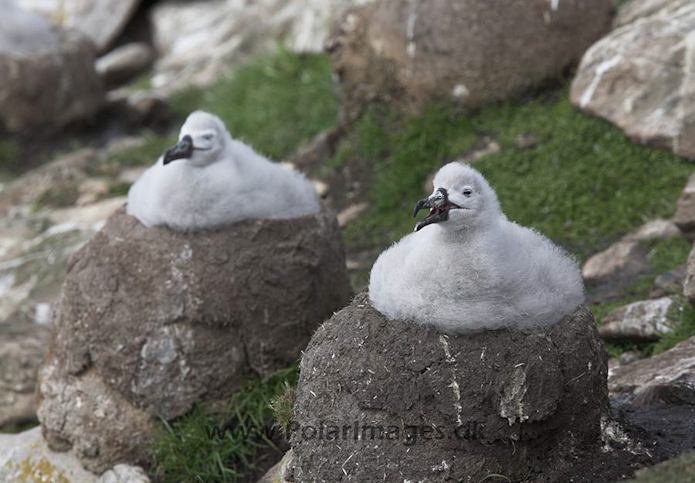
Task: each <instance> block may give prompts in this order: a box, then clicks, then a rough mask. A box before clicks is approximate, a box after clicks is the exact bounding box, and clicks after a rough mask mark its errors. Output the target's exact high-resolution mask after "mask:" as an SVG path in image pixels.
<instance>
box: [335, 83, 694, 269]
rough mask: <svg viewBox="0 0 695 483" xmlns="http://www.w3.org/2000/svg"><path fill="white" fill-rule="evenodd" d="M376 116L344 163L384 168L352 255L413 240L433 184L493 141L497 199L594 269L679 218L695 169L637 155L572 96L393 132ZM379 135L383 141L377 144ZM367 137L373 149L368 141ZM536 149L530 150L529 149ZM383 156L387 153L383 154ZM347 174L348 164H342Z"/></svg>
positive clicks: (480, 164)
mask: <svg viewBox="0 0 695 483" xmlns="http://www.w3.org/2000/svg"><path fill="white" fill-rule="evenodd" d="M393 117H394V115H393V113H389V114H388V115H386V116H384V115H381V117H380V120H379V121H378V122H377V125H378V126H381V127H382V128H381V131H378V129H377V128H374V127H370V128H369V129H366V128H365V124H366V125H367V126H370V125H372V124H374V120H373V118H374V111H372V112H371V113H370V114H369V115H368V116H365V117H364V118H363V119H362V120H361V121H359V125H358V127H357V128H356V131H357V132H360V130H361V129H362V130H366V131H367V132H368V133H369V134H370V135H369V136H361V137H360V136H357V137H353V138H349V139H348V140H347V141H346V142H348V143H351V145H348V146H345V145H343V146H341V148H340V150H339V152H338V156H340V157H347V156H348V155H346V154H345V153H346V152H350V153H351V155H352V156H353V157H362V158H367V159H368V160H369V162H370V163H371V164H373V165H374V170H375V176H374V180H373V183H372V186H371V190H370V198H371V202H372V210H371V212H370V213H369V214H368V216H366V217H364V218H363V219H361V220H360V221H359V222H357V223H355V224H354V225H352V226H349V227H348V229H347V230H346V241H347V243H348V246H349V247H351V248H352V247H355V248H362V247H365V246H368V245H372V244H378V245H380V246H383V247H385V246H388V244H389V243H391V242H393V241H395V240H397V239H399V238H400V237H402V236H403V235H405V234H406V233H408V232H409V231H410V230H411V229H412V227H413V222H412V220H411V218H410V214H411V212H410V207H411V206H412V204H413V203H414V202H415V201H416V200H417V199H419V198H420V197H421V196H422V195H423V188H422V187H423V183H424V180H425V178H426V176H427V175H428V174H430V173H432V172H434V171H435V170H436V169H437V168H438V167H440V166H441V165H443V164H445V163H446V162H448V161H452V160H454V159H456V157H459V156H461V155H462V154H464V153H465V151H466V150H467V149H469V148H470V147H471V146H474V145H475V143H476V142H479V140H480V139H481V138H483V137H485V136H488V137H491V138H492V139H494V140H496V141H497V143H499V145H500V146H501V150H500V152H498V153H491V154H487V155H485V156H483V157H482V158H481V159H480V160H478V161H477V162H475V163H474V167H475V168H476V169H478V170H479V171H481V172H482V173H483V175H484V176H485V177H486V178H487V179H488V181H489V182H490V184H491V185H492V186H493V188H494V189H495V190H496V192H497V194H498V196H499V199H500V202H501V204H502V208H503V210H504V212H505V213H506V214H507V216H508V217H509V218H510V219H511V220H513V221H516V222H518V223H520V224H522V225H526V226H530V227H533V228H536V229H538V230H539V231H541V232H542V233H544V234H545V235H547V236H549V237H550V238H551V239H553V240H554V241H555V242H557V243H559V244H561V245H563V246H564V247H566V248H568V249H569V250H570V251H572V252H573V253H575V254H576V255H578V256H579V257H580V258H582V259H585V258H586V257H588V256H589V255H591V254H592V253H595V252H597V251H600V250H601V249H604V248H606V247H607V246H608V245H609V244H610V243H611V242H613V241H615V240H616V239H617V238H619V237H620V236H621V235H624V234H625V233H627V232H629V231H630V230H632V229H634V228H635V227H636V226H639V225H640V224H641V223H642V222H643V221H644V220H647V219H652V218H657V217H664V216H668V215H670V214H672V212H673V210H674V208H675V200H676V199H677V197H678V195H679V194H680V192H681V191H682V189H683V186H684V185H685V182H686V180H687V177H688V175H689V174H690V173H691V172H692V170H693V165H692V164H691V163H689V162H687V161H686V160H684V159H682V158H679V157H678V156H675V155H673V154H671V153H669V152H666V151H658V150H651V149H646V148H643V147H640V146H637V145H635V144H633V143H632V142H630V140H629V139H628V138H627V137H626V136H625V135H624V134H623V133H622V132H621V131H620V130H619V129H618V128H616V127H613V126H611V125H609V124H607V123H605V122H603V121H601V120H599V119H592V118H588V117H586V116H584V115H583V114H581V113H579V112H577V110H575V109H574V108H573V107H572V106H571V104H570V103H569V100H568V99H567V96H566V93H565V92H564V91H559V92H556V93H554V94H552V95H547V96H543V97H540V98H536V99H533V100H530V101H527V102H525V103H522V104H514V103H507V104H502V105H496V106H491V107H488V108H485V109H482V110H481V111H480V112H478V113H475V114H467V113H466V112H464V111H462V110H457V109H456V108H455V107H452V106H439V107H433V108H431V109H430V110H429V111H427V112H425V113H424V115H422V116H420V117H411V118H406V117H405V116H401V118H400V122H393V120H392V119H393ZM375 132H381V133H382V135H381V137H380V138H378V139H376V140H375V139H374V137H375V135H374V133H375ZM365 137H366V139H367V140H368V142H367V141H365ZM528 138H532V139H535V140H536V142H535V143H533V144H532V145H531V146H528V147H527V146H526V145H525V144H524V143H523V142H522V140H523V139H528ZM373 146H377V147H378V149H375V148H373ZM333 162H334V163H336V164H340V163H342V162H344V161H342V160H340V159H338V160H334V161H333Z"/></svg>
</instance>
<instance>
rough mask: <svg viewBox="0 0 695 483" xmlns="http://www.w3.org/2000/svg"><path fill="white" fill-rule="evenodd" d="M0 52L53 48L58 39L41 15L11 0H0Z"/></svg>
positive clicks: (21, 53)
mask: <svg viewBox="0 0 695 483" xmlns="http://www.w3.org/2000/svg"><path fill="white" fill-rule="evenodd" d="M0 8H2V16H0V52H1V53H9V54H15V55H24V54H28V53H31V52H36V51H38V50H42V49H51V48H54V47H55V46H56V45H57V44H58V43H59V41H60V38H59V36H58V35H57V33H56V31H55V30H54V29H53V27H52V26H51V24H50V23H49V22H48V21H47V20H46V19H45V18H43V17H42V16H41V15H38V14H36V13H35V12H31V11H28V10H25V9H23V8H21V6H18V5H16V4H15V3H14V1H13V0H0Z"/></svg>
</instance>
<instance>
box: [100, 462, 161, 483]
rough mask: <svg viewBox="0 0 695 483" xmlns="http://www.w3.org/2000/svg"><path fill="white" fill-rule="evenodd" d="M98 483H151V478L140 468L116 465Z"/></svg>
mask: <svg viewBox="0 0 695 483" xmlns="http://www.w3.org/2000/svg"><path fill="white" fill-rule="evenodd" d="M97 483H150V478H149V477H148V476H147V475H146V474H145V472H144V471H143V470H142V468H140V467H138V466H130V465H116V466H114V467H113V468H111V469H110V470H108V471H107V472H105V473H104V474H103V475H101V476H100V477H99V479H98V480H97Z"/></svg>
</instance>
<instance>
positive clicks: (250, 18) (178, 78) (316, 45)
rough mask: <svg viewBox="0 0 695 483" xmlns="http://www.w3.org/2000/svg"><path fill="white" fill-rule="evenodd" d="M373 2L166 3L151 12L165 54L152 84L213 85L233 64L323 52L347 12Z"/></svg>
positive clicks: (171, 0)
mask: <svg viewBox="0 0 695 483" xmlns="http://www.w3.org/2000/svg"><path fill="white" fill-rule="evenodd" d="M371 1H372V0H290V1H287V0H215V1H192V2H178V1H175V0H165V1H163V2H159V3H158V4H157V5H155V7H154V8H153V9H152V14H151V20H152V26H153V30H154V39H155V43H156V45H157V48H158V50H159V52H160V54H161V57H160V59H159V61H158V62H157V64H156V66H155V76H154V77H153V79H152V84H153V85H154V87H157V88H165V89H170V90H175V89H179V88H181V87H185V86H186V85H189V84H191V83H193V84H199V85H205V84H209V83H210V82H212V81H213V80H215V79H216V78H218V77H219V76H220V75H221V74H226V73H228V71H229V68H230V65H231V64H232V63H234V62H237V61H241V60H244V59H247V58H248V57H249V56H251V55H253V54H255V53H258V52H262V51H266V50H269V49H271V48H273V47H274V46H275V44H276V41H277V40H282V41H283V42H284V43H285V45H286V46H287V47H288V48H290V49H291V50H293V51H296V52H319V51H321V50H322V49H323V43H324V41H325V39H326V37H327V35H328V32H329V30H330V28H331V25H332V23H333V21H334V20H335V19H337V18H338V17H339V16H340V15H341V14H342V13H343V12H344V11H345V10H347V9H348V8H350V7H352V6H355V5H363V4H366V3H371Z"/></svg>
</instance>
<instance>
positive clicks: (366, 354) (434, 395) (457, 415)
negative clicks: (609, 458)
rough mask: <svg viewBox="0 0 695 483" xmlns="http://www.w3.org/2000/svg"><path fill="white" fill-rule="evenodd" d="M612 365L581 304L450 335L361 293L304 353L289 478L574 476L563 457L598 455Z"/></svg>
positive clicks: (545, 478)
mask: <svg viewBox="0 0 695 483" xmlns="http://www.w3.org/2000/svg"><path fill="white" fill-rule="evenodd" d="M607 360H608V357H607V354H606V351H605V349H604V347H603V345H602V344H601V342H600V340H599V337H598V332H597V330H596V326H595V323H594V318H593V316H592V315H591V312H589V310H588V309H587V308H585V307H579V308H577V310H576V311H575V312H574V313H572V314H570V315H568V316H566V317H564V318H563V319H562V320H561V321H559V322H558V323H557V324H555V325H553V326H551V327H547V328H545V329H542V330H524V331H509V330H499V331H484V332H481V333H477V334H473V335H467V336H461V337H447V336H445V335H443V334H441V333H438V332H436V331H433V330H428V329H426V328H421V327H419V326H416V325H414V324H410V323H407V322H404V321H398V320H396V321H388V320H386V319H385V318H384V317H383V316H381V314H379V313H378V312H377V311H376V310H374V309H373V308H372V307H371V306H370V304H369V299H368V296H367V294H361V295H359V296H357V297H356V298H355V299H354V300H353V302H352V304H351V305H349V306H348V307H346V308H345V309H343V310H341V311H340V312H338V313H337V314H336V315H334V316H333V317H332V318H331V319H330V320H328V321H327V322H325V323H324V324H323V326H321V328H320V329H319V330H318V331H317V332H316V334H315V335H314V337H313V338H312V340H311V342H310V343H309V346H308V347H307V349H306V351H305V354H304V357H303V359H302V363H301V372H300V380H299V385H298V387H297V402H296V405H295V418H294V421H293V426H292V427H291V428H290V429H291V432H292V435H291V438H290V443H291V445H292V449H293V451H294V456H295V460H294V463H293V468H292V474H293V478H294V479H293V480H292V479H291V480H290V481H296V482H298V481H344V480H346V479H350V480H354V481H360V482H364V483H366V482H377V481H404V480H409V481H469V480H470V481H481V480H482V479H485V478H486V477H487V476H488V475H490V474H502V475H505V476H506V477H507V478H510V479H512V480H514V481H516V480H522V479H523V480H525V481H544V482H550V481H570V478H569V477H568V476H567V475H568V473H567V472H569V471H570V470H571V466H572V463H571V462H570V461H575V459H576V458H579V459H583V458H588V459H592V457H596V456H598V455H599V454H600V453H601V449H600V448H601V446H602V445H603V442H602V434H603V430H602V426H603V425H602V420H604V421H605V417H604V416H605V411H606V409H607V405H608V393H607V389H606V374H607ZM355 427H357V428H358V429H355ZM319 428H321V429H319ZM331 428H334V429H335V428H339V429H337V433H336V432H335V431H334V430H333V429H331ZM343 428H347V429H343ZM425 428H427V429H425ZM382 430H383V431H384V432H381V431H382ZM356 433H359V434H360V436H359V437H357V438H356V437H355V435H356ZM558 441H562V444H559V443H558ZM551 442H552V443H551ZM570 455H572V456H570ZM580 455H582V456H580ZM530 474H541V475H542V476H541V477H539V478H533V479H531V480H526V478H527V477H528V476H529V475H530Z"/></svg>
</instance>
